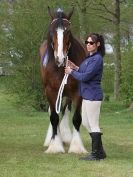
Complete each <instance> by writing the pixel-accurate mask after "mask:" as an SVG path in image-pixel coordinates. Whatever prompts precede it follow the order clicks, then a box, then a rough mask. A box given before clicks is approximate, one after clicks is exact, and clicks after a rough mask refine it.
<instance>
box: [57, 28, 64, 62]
mask: <svg viewBox="0 0 133 177" xmlns="http://www.w3.org/2000/svg"><path fill="white" fill-rule="evenodd" d="M63 32H64V30H63V29H61V28H58V29H57V41H58V52H57V57H58V58H59V62H60V63H63V59H64V54H63Z"/></svg>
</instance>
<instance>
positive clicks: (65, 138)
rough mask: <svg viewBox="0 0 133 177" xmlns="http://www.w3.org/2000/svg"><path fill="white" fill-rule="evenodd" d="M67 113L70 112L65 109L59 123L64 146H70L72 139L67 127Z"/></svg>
mask: <svg viewBox="0 0 133 177" xmlns="http://www.w3.org/2000/svg"><path fill="white" fill-rule="evenodd" d="M69 112H70V111H69V110H68V108H67V107H66V110H65V114H64V116H63V118H62V120H61V123H60V134H61V139H62V141H63V142H64V143H66V144H70V142H71V139H72V133H71V129H70V126H69Z"/></svg>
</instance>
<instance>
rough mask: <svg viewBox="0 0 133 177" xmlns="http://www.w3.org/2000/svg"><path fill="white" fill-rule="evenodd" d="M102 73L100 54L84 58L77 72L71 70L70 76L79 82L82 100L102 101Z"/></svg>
mask: <svg viewBox="0 0 133 177" xmlns="http://www.w3.org/2000/svg"><path fill="white" fill-rule="evenodd" d="M102 72H103V58H102V56H101V55H100V53H98V52H97V53H94V54H93V55H91V56H88V57H86V58H85V60H84V61H83V62H82V63H81V65H80V67H79V70H78V71H75V70H73V71H72V72H71V75H72V76H73V77H74V78H75V79H77V80H78V81H80V82H79V91H80V95H81V97H82V98H83V99H86V100H91V101H93V100H95V101H100V100H102V99H103V91H102V88H101V78H102Z"/></svg>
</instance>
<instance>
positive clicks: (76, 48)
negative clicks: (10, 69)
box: [68, 37, 86, 65]
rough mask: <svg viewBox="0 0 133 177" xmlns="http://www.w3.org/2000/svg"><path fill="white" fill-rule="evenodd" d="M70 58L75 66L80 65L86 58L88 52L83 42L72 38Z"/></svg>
mask: <svg viewBox="0 0 133 177" xmlns="http://www.w3.org/2000/svg"><path fill="white" fill-rule="evenodd" d="M68 57H69V59H70V60H71V61H73V62H74V63H75V64H77V65H79V64H80V63H81V62H82V61H83V60H84V58H85V57H86V50H85V48H84V46H83V44H82V43H81V42H79V41H78V40H77V39H75V38H74V37H73V38H72V42H71V47H70V50H69V52H68Z"/></svg>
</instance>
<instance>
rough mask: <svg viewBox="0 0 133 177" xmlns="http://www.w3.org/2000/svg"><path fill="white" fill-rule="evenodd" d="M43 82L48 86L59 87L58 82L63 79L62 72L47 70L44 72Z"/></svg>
mask: <svg viewBox="0 0 133 177" xmlns="http://www.w3.org/2000/svg"><path fill="white" fill-rule="evenodd" d="M44 78H45V83H46V84H47V86H50V87H51V88H54V89H58V88H59V87H60V84H61V82H62V80H63V74H61V73H56V72H51V71H49V70H47V71H46V72H45V77H44Z"/></svg>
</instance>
